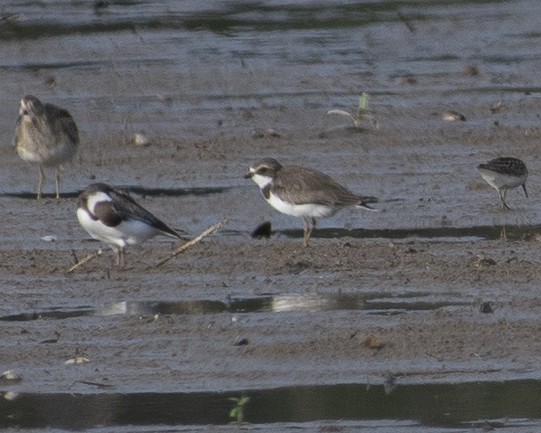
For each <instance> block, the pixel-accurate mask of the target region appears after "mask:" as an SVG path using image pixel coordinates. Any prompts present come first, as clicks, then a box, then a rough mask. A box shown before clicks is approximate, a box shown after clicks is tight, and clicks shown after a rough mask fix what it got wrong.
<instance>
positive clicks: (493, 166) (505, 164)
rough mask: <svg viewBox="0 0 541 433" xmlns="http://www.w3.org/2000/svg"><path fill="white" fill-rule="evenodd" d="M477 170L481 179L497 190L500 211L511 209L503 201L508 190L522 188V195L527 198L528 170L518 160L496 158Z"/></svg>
mask: <svg viewBox="0 0 541 433" xmlns="http://www.w3.org/2000/svg"><path fill="white" fill-rule="evenodd" d="M477 169H478V170H479V173H481V176H483V179H485V180H486V181H487V182H488V184H489V185H490V186H492V187H493V188H495V189H497V190H498V193H499V194H500V201H501V206H502V209H511V208H510V207H509V206H507V203H506V201H505V196H506V195H507V190H509V189H513V188H517V187H519V186H522V189H523V190H524V194H525V195H526V197H528V191H526V179H527V178H528V169H527V168H526V164H524V163H523V162H522V161H521V160H520V159H518V158H511V157H502V158H496V159H493V160H491V161H489V162H487V163H486V164H479V165H478V166H477Z"/></svg>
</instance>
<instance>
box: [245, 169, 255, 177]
mask: <svg viewBox="0 0 541 433" xmlns="http://www.w3.org/2000/svg"><path fill="white" fill-rule="evenodd" d="M254 174H255V173H254V172H253V171H251V172H250V173H248V174H245V175H244V176H243V177H244V179H251V178H252V177H253V176H254Z"/></svg>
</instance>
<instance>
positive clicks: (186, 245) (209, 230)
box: [155, 218, 227, 268]
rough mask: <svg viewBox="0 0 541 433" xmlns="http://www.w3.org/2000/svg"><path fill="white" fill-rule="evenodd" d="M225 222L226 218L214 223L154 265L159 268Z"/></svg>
mask: <svg viewBox="0 0 541 433" xmlns="http://www.w3.org/2000/svg"><path fill="white" fill-rule="evenodd" d="M226 224H227V218H225V219H223V220H221V221H220V222H219V223H216V224H214V225H213V226H211V227H209V228H208V229H206V230H205V231H204V232H203V233H201V234H200V235H199V236H196V237H195V238H193V239H192V240H190V241H188V242H186V243H185V244H182V245H181V246H180V247H179V248H177V249H176V250H175V251H174V252H173V253H172V254H171V255H169V256H167V257H166V258H165V259H162V260H160V261H159V262H158V263H156V265H155V267H156V268H159V267H160V266H161V265H163V264H165V263H167V262H168V261H169V260H171V259H172V258H174V257H176V256H178V255H179V254H180V253H183V252H184V251H186V250H187V249H188V248H190V247H191V246H193V245H195V244H198V243H199V242H201V241H202V240H203V239H204V238H206V237H207V236H209V235H211V234H212V233H214V232H215V231H218V230H219V229H221V228H222V227H223V226H224V225H226Z"/></svg>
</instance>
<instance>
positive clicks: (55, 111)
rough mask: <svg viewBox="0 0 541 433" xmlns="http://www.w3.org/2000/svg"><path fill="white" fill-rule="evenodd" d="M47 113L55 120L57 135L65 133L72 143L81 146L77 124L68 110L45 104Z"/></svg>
mask: <svg viewBox="0 0 541 433" xmlns="http://www.w3.org/2000/svg"><path fill="white" fill-rule="evenodd" d="M45 112H46V113H47V116H48V117H49V118H50V119H53V122H54V126H53V128H54V130H55V132H56V133H58V134H60V133H64V134H66V135H67V136H68V138H69V140H70V141H71V142H72V143H75V144H79V130H78V129H77V124H76V123H75V120H73V117H71V114H70V113H69V112H68V111H67V110H64V109H63V108H60V107H57V106H56V105H53V104H45Z"/></svg>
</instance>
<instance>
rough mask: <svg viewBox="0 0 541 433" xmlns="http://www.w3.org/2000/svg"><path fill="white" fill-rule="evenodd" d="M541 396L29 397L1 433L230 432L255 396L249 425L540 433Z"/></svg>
mask: <svg viewBox="0 0 541 433" xmlns="http://www.w3.org/2000/svg"><path fill="white" fill-rule="evenodd" d="M540 390H541V383H540V382H539V381H534V380H525V381H509V382H485V383H482V382H481V383H479V382H475V383H461V384H427V385H404V386H398V387H397V388H396V390H395V391H394V392H393V393H391V394H389V395H388V394H386V393H385V391H384V389H383V386H382V385H377V386H369V385H366V384H342V385H327V386H292V387H285V388H276V389H263V390H249V391H239V392H237V393H231V392H228V393H221V392H216V393H214V392H194V393H182V392H179V393H137V394H108V393H103V394H77V393H66V394H60V393H59V394H30V393H22V394H19V395H15V394H10V398H9V399H6V398H4V399H1V400H0V428H2V429H4V428H62V429H67V430H82V429H89V428H95V427H98V426H99V427H100V428H103V427H121V426H144V425H197V424H199V425H201V424H204V425H208V424H214V425H224V424H227V423H228V422H229V421H230V419H229V416H228V413H229V410H230V409H231V408H232V405H233V403H232V402H231V401H230V398H231V397H239V396H240V395H246V396H249V397H250V401H249V402H248V404H247V405H246V407H245V409H244V410H245V417H246V421H247V422H249V423H253V424H272V423H307V422H311V421H315V420H334V421H335V422H336V423H337V425H340V423H341V422H348V421H352V420H364V421H366V420H408V421H409V422H411V423H413V424H414V425H417V426H442V427H452V428H465V427H466V426H469V427H472V426H482V425H484V424H485V423H486V424H487V425H491V424H492V426H493V427H495V426H500V427H502V426H506V427H519V426H528V427H529V428H534V427H535V428H539V427H540V426H541V422H540V421H539V420H541V406H540V405H539V404H538V402H539V398H540V396H541V395H540V392H541V391H540ZM4 395H5V394H4ZM75 414H76V416H74V415H75ZM527 420H528V421H527ZM532 420H533V421H532Z"/></svg>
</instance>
